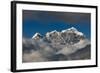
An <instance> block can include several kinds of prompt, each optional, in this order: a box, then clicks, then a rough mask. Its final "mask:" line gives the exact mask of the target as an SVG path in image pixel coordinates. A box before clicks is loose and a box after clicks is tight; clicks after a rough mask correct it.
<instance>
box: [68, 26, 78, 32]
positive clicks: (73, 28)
mask: <svg viewBox="0 0 100 73" xmlns="http://www.w3.org/2000/svg"><path fill="white" fill-rule="evenodd" d="M67 30H74V31H77V29H76V28H75V27H71V28H69V29H67Z"/></svg>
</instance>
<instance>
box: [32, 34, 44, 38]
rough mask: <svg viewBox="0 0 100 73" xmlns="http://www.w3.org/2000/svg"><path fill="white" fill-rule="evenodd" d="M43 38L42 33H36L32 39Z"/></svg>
mask: <svg viewBox="0 0 100 73" xmlns="http://www.w3.org/2000/svg"><path fill="white" fill-rule="evenodd" d="M40 38H42V35H41V34H40V33H35V34H34V35H33V37H32V39H40Z"/></svg>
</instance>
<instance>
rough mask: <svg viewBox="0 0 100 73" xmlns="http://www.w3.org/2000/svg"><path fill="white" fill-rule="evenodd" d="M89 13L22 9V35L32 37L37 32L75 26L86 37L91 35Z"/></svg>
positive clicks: (43, 32) (41, 32) (44, 32)
mask: <svg viewBox="0 0 100 73" xmlns="http://www.w3.org/2000/svg"><path fill="white" fill-rule="evenodd" d="M90 19H91V15H90V13H75V12H52V11H34V10H23V28H22V30H23V37H26V38H32V36H33V35H34V34H35V33H36V32H38V33H40V34H42V35H45V34H46V33H47V32H50V31H53V30H57V31H62V30H65V29H68V28H71V27H75V28H76V29H77V30H78V31H80V32H82V33H84V34H85V35H86V37H87V38H88V39H90V35H91V31H90V30H91V21H90Z"/></svg>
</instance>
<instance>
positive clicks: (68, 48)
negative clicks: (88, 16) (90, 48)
mask: <svg viewBox="0 0 100 73" xmlns="http://www.w3.org/2000/svg"><path fill="white" fill-rule="evenodd" d="M89 44H90V42H89V40H87V39H85V40H80V41H79V42H78V43H76V44H74V45H71V46H68V45H67V46H66V47H64V48H62V49H61V50H59V51H58V52H57V53H56V54H64V55H69V54H72V53H74V52H76V51H77V50H79V49H82V48H84V47H85V46H86V45H89Z"/></svg>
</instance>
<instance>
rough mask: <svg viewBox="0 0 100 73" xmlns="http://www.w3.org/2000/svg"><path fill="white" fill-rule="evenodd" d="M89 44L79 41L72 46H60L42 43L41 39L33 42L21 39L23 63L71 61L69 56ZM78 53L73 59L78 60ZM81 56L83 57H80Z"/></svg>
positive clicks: (71, 57) (85, 41) (86, 41)
mask: <svg viewBox="0 0 100 73" xmlns="http://www.w3.org/2000/svg"><path fill="white" fill-rule="evenodd" d="M89 44H90V42H89V41H88V40H87V39H86V40H80V42H78V43H76V44H74V45H70V46H69V45H60V44H54V43H51V44H50V43H49V44H48V43H47V42H44V41H43V40H42V39H41V40H39V41H34V40H33V39H27V38H23V58H22V61H23V62H44V61H53V60H54V61H60V60H70V59H73V56H69V55H71V54H73V53H74V54H76V52H77V51H78V50H81V49H82V48H84V47H86V46H87V45H89ZM84 54H85V53H84ZM79 55H80V53H78V55H76V56H74V59H77V58H78V59H79V58H80V56H79ZM82 56H83V55H82Z"/></svg>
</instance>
